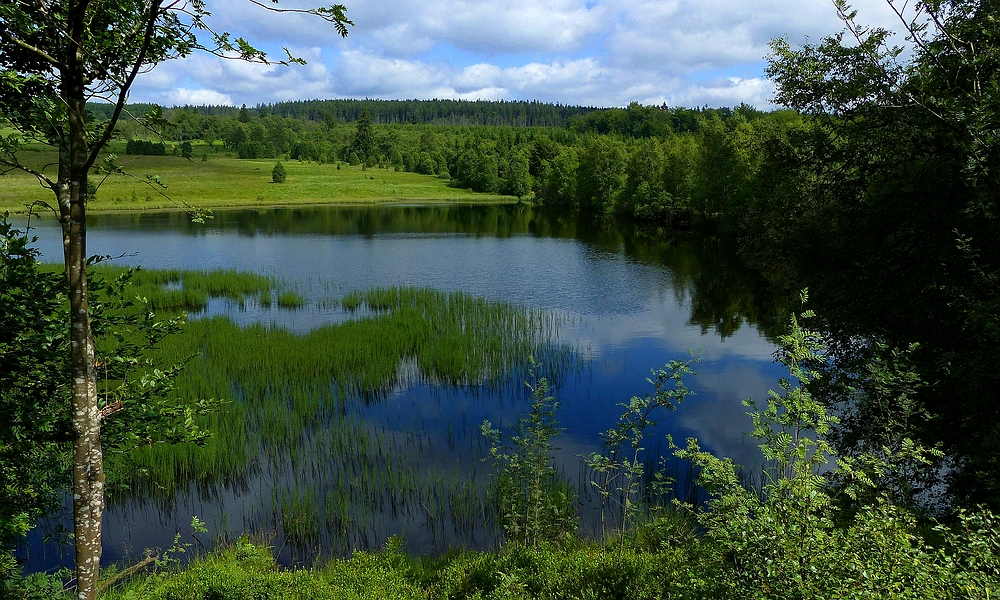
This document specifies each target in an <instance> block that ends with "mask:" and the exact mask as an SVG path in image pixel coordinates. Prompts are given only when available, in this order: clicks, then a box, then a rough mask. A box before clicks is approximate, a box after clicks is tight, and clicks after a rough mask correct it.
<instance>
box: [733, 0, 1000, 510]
mask: <svg viewBox="0 0 1000 600" xmlns="http://www.w3.org/2000/svg"><path fill="white" fill-rule="evenodd" d="M838 8H839V10H840V11H841V16H842V17H843V19H844V22H845V24H846V27H847V31H846V32H845V34H841V35H836V36H831V37H829V38H826V39H824V40H822V41H820V42H819V43H817V44H810V45H806V46H803V47H801V48H792V47H791V46H790V45H789V44H788V43H787V42H786V41H784V40H778V41H776V42H775V43H774V44H773V49H774V54H773V56H772V58H771V62H770V67H769V74H770V75H771V76H772V77H773V78H774V79H775V81H776V83H777V86H778V87H777V100H778V101H780V102H782V103H785V104H786V105H788V106H790V107H792V108H794V109H796V110H798V111H801V112H802V113H803V114H805V115H807V120H806V121H805V122H804V123H803V124H802V125H801V126H799V127H796V128H794V129H792V130H790V131H789V132H788V134H787V135H778V134H775V133H774V132H768V135H766V136H764V137H763V138H762V142H763V143H762V145H761V146H760V147H761V148H763V150H764V151H763V152H762V153H761V154H762V157H763V158H762V163H761V165H760V166H759V167H757V171H756V173H754V172H753V171H751V173H750V178H749V180H748V181H749V183H750V184H751V185H749V186H745V189H747V190H748V193H746V194H745V195H744V197H743V204H742V205H741V206H740V207H738V210H736V211H735V215H734V216H738V217H739V219H740V221H741V223H740V226H741V228H743V229H744V231H745V239H747V240H748V241H751V240H753V241H754V243H751V244H748V246H747V249H748V255H750V256H753V257H755V258H756V259H757V260H758V261H759V262H760V263H761V264H764V263H769V264H776V263H778V264H780V263H783V264H786V265H789V270H790V271H792V274H791V277H795V278H798V279H799V280H800V281H806V282H809V284H810V285H811V286H812V288H813V289H814V291H815V299H816V302H817V305H818V306H820V307H821V308H822V310H823V314H825V315H826V316H827V317H828V319H829V324H828V325H827V326H828V327H829V328H830V330H831V331H832V332H833V333H834V334H835V335H834V342H833V343H834V348H835V356H836V357H837V359H838V364H839V365H840V367H841V369H839V371H838V376H840V377H843V378H846V379H848V380H850V379H853V378H855V377H856V374H857V373H859V368H858V366H859V365H861V364H865V363H867V362H869V361H871V360H873V359H874V358H875V357H879V359H880V360H882V361H884V362H891V361H892V360H894V359H893V358H892V352H893V349H894V348H895V349H898V350H896V351H897V352H898V351H901V350H902V349H906V348H910V347H911V344H912V343H918V345H917V346H914V347H912V350H911V351H910V352H909V358H908V360H912V361H913V364H914V367H915V370H916V372H917V373H919V375H920V379H921V380H922V381H924V382H927V384H926V385H922V386H915V389H914V390H913V392H912V394H911V395H910V401H909V403H908V404H907V405H899V404H891V403H890V404H886V403H884V402H875V401H871V402H868V401H858V394H843V395H841V396H839V398H838V400H840V401H842V402H844V404H843V406H845V407H847V412H846V414H845V427H843V429H842V432H841V437H840V439H839V444H840V447H839V449H840V450H841V451H842V452H845V453H857V452H861V451H863V449H864V448H866V447H870V445H871V444H873V443H880V442H878V440H881V439H884V438H885V435H886V432H889V431H893V432H894V433H893V435H894V436H896V437H898V436H900V435H909V436H911V437H914V438H917V439H920V440H922V441H923V442H924V443H925V444H927V445H934V444H940V446H941V448H942V450H944V452H945V454H946V462H945V463H944V464H946V465H947V468H942V470H940V471H935V473H936V474H938V475H939V476H944V478H945V479H946V480H947V481H948V483H949V486H950V487H949V494H948V496H947V498H946V499H945V500H946V503H947V502H957V503H961V504H965V505H969V506H972V505H975V504H978V503H987V504H989V505H990V506H992V507H994V508H996V507H998V506H1000V462H998V461H997V454H996V452H995V448H997V447H1000V428H998V427H997V426H996V425H995V424H996V423H997V422H998V421H1000V412H998V411H1000V401H998V398H997V390H998V389H1000V373H998V371H997V369H996V368H995V365H997V364H998V363H1000V353H998V348H1000V288H998V286H997V283H996V282H997V281H998V279H1000V223H998V220H997V206H998V199H1000V186H998V183H1000V181H998V179H997V171H996V169H995V165H996V161H997V157H998V153H1000V143H998V140H1000V138H998V137H997V134H996V132H997V131H998V129H997V120H998V119H1000V112H998V108H997V107H998V106H1000V95H998V92H997V90H998V89H1000V87H998V85H997V83H998V82H1000V63H997V61H996V59H995V56H996V55H997V50H998V47H997V42H996V40H997V39H998V37H997V34H1000V25H998V22H1000V20H998V17H1000V13H998V9H997V7H996V5H995V4H992V3H981V2H971V1H966V0H954V1H945V2H933V3H922V4H920V5H919V6H918V7H917V8H916V13H915V14H914V15H913V19H912V20H909V19H907V20H905V21H904V25H906V26H907V27H908V29H909V31H910V36H911V38H912V39H913V42H912V46H911V48H910V56H911V58H909V59H908V60H906V61H903V60H901V58H900V56H901V55H900V53H899V52H898V50H897V49H895V48H894V47H892V45H891V44H890V39H889V34H888V33H887V32H885V31H882V30H878V29H868V28H865V27H864V26H862V25H860V24H858V23H857V22H856V21H855V20H854V15H853V13H852V12H851V11H850V9H849V7H847V5H846V4H844V3H838ZM845 37H847V38H848V39H847V40H845V39H844V38H845ZM788 276H789V274H784V275H783V276H782V277H784V278H787V277H788ZM861 389H862V390H863V391H865V392H868V394H867V396H868V397H877V395H875V396H873V395H872V394H873V393H875V392H877V390H864V388H863V387H861ZM861 397H862V398H864V397H865V395H864V394H861ZM925 500H932V499H928V498H925ZM940 506H941V504H939V503H936V502H933V501H931V502H930V508H935V507H936V508H938V509H939V508H940Z"/></svg>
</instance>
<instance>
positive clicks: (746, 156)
mask: <svg viewBox="0 0 1000 600" xmlns="http://www.w3.org/2000/svg"><path fill="white" fill-rule="evenodd" d="M330 102H341V101H330ZM344 102H349V103H350V107H351V108H352V109H357V110H359V111H360V113H359V115H358V120H357V121H355V122H353V123H352V122H345V121H342V120H340V119H339V118H338V117H337V116H336V115H335V114H334V113H332V112H319V111H320V109H321V108H322V106H323V103H322V102H311V103H310V102H302V103H289V104H295V105H297V106H299V107H300V108H303V109H304V108H306V107H308V108H309V110H310V111H311V112H308V114H306V116H304V117H297V118H293V117H288V116H282V114H280V113H279V112H278V111H277V110H274V109H275V108H276V107H278V106H279V105H274V106H271V107H264V106H262V107H258V108H256V109H249V108H247V107H241V108H240V109H234V108H231V107H226V109H225V111H226V112H227V113H228V114H212V113H213V110H215V109H214V108H213V107H207V108H206V107H181V108H172V109H166V110H165V111H162V112H161V110H160V109H159V108H156V107H151V106H150V107H145V106H137V107H135V109H134V110H135V111H140V110H142V109H149V110H150V111H151V112H150V115H151V118H152V119H154V120H157V122H162V123H163V124H165V127H163V128H162V130H161V135H163V138H164V139H168V140H172V141H175V142H179V143H185V142H190V141H191V140H199V139H200V140H204V141H206V142H209V143H213V144H214V143H216V142H220V141H221V143H222V149H224V150H225V151H227V152H229V153H230V154H232V155H235V156H237V157H238V158H243V159H270V158H274V159H285V160H299V161H315V162H319V163H335V162H344V163H349V164H351V165H365V167H366V168H389V169H395V170H397V171H409V172H416V173H421V174H425V175H435V176H438V177H441V178H443V179H449V180H451V181H452V185H453V186H455V187H462V188H468V189H471V190H473V191H476V192H486V193H500V194H506V195H511V196H516V197H519V198H524V197H532V198H533V199H534V200H535V201H536V202H538V203H541V204H546V205H550V206H560V207H567V208H573V209H583V210H588V211H593V212H599V213H609V212H614V213H618V214H623V215H625V216H629V217H632V218H635V219H638V220H642V221H649V222H653V223H658V224H664V225H665V224H671V223H672V224H675V225H676V224H679V223H690V222H692V221H693V220H695V219H707V220H709V221H719V220H720V219H721V218H723V217H725V216H727V214H728V213H727V211H728V210H729V209H731V208H732V207H733V206H735V203H738V202H737V196H740V195H741V194H742V195H745V193H746V191H747V190H746V189H745V188H746V184H747V182H748V181H749V180H750V179H753V177H754V176H755V174H756V172H757V170H758V169H757V167H758V166H759V163H760V160H761V156H762V155H761V154H760V152H758V151H757V150H752V149H751V148H750V146H752V145H754V144H759V143H760V142H761V141H762V140H763V139H764V138H767V137H773V136H776V135H777V136H781V135H785V134H786V133H787V132H789V131H791V130H792V129H794V128H796V127H800V126H801V125H802V124H803V120H802V117H801V116H800V115H799V114H798V113H795V112H793V111H774V112H763V111H760V110H757V109H755V108H753V107H750V106H747V105H741V106H738V107H736V108H732V109H730V108H702V109H687V108H670V107H666V106H642V105H640V104H638V103H632V104H630V105H629V106H628V107H627V108H611V109H602V110H592V111H591V112H588V113H586V114H578V115H575V116H571V117H569V118H568V119H566V120H565V124H563V125H561V126H558V127H556V126H552V127H540V126H536V127H520V126H511V125H497V126H485V125H476V126H460V125H451V126H447V125H436V124H427V123H425V124H416V125H413V124H385V123H379V122H378V119H377V118H376V114H379V113H376V114H373V113H372V112H370V111H369V107H372V108H373V109H375V110H378V109H379V107H383V105H385V106H388V104H385V103H384V101H378V102H374V103H372V104H369V103H367V102H364V101H344ZM409 102H416V103H417V104H423V103H424V101H409ZM426 102H433V101H426ZM449 102H452V103H453V104H454V105H455V106H466V107H482V106H493V107H495V108H497V109H498V110H500V109H503V108H504V107H506V108H511V107H520V108H521V109H523V108H524V107H525V106H528V105H529V103H484V102H464V103H463V102H459V101H449ZM402 104H406V103H402ZM538 106H545V107H548V108H550V109H553V110H555V109H563V108H566V107H560V106H558V105H538ZM94 114H95V116H96V117H97V118H100V115H101V113H100V112H99V111H94ZM497 114H498V115H500V114H501V113H497ZM384 116H385V115H384V114H382V117H384ZM446 116H447V115H446ZM448 118H456V117H455V114H451V116H449V117H448ZM498 118H499V117H498ZM119 133H120V135H121V137H122V138H125V139H127V140H129V148H130V150H128V153H142V151H141V149H140V148H141V147H144V146H142V145H140V144H137V143H135V140H136V139H139V138H142V137H144V136H148V132H147V131H146V130H145V129H144V128H143V126H142V124H141V123H126V124H124V125H122V126H121V127H120V128H119ZM217 149H218V148H217Z"/></svg>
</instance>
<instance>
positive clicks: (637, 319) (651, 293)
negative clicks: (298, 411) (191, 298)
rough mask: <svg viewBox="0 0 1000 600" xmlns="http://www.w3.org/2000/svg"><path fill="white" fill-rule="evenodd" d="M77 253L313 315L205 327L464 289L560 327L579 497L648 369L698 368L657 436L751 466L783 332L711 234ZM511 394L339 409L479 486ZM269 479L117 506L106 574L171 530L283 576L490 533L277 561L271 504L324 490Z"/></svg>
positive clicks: (215, 231)
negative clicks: (224, 272)
mask: <svg viewBox="0 0 1000 600" xmlns="http://www.w3.org/2000/svg"><path fill="white" fill-rule="evenodd" d="M32 225H33V226H35V227H37V229H36V230H35V232H34V233H35V234H36V235H38V236H39V238H40V239H39V246H40V248H41V250H42V252H43V255H44V257H45V258H46V259H50V260H58V259H59V257H60V251H59V246H58V234H57V229H56V227H55V224H54V223H53V222H52V221H51V220H48V221H44V220H43V221H41V222H38V221H35V222H34V223H32ZM88 250H89V252H90V253H91V254H106V255H114V256H118V255H121V254H125V256H124V257H123V258H121V259H119V262H121V263H125V264H141V265H143V266H145V267H148V268H180V269H213V268H227V269H241V270H247V271H253V272H258V273H263V274H267V275H274V276H276V277H278V278H279V279H281V280H282V281H284V282H285V283H286V284H287V285H288V286H290V287H292V288H294V289H295V290H296V291H298V292H299V293H300V294H301V295H302V296H304V297H305V298H306V301H307V306H306V308H305V309H302V310H297V311H283V310H279V309H277V308H269V309H259V308H253V307H250V308H248V309H244V310H240V309H238V308H236V307H232V306H228V305H226V304H225V303H221V302H220V303H213V304H212V305H211V306H210V308H209V311H208V312H209V313H210V314H218V313H223V314H227V315H229V316H230V317H231V318H232V319H233V320H234V321H236V322H237V323H249V322H254V321H262V322H266V323H273V324H274V325H275V326H279V327H286V328H289V329H291V330H293V331H296V332H304V331H308V330H310V329H311V328H314V327H317V326H319V325H321V324H325V323H330V322H335V321H338V320H342V319H343V318H345V315H344V313H343V311H341V310H339V309H336V308H330V307H329V306H330V304H331V303H330V302H328V301H329V300H330V299H335V298H337V297H340V296H341V295H343V294H344V293H346V292H348V291H351V290H363V289H367V288H371V287H377V286H417V287H431V288H437V289H441V290H462V291H466V292H470V293H472V294H476V295H478V296H481V297H484V298H487V299H498V300H503V301H507V302H512V303H516V304H521V305H526V306H530V307H534V308H540V309H545V310H547V311H551V312H552V313H553V314H555V315H557V316H558V317H559V318H560V320H561V322H562V323H563V326H562V327H561V328H560V330H559V334H558V337H559V341H560V342H562V343H564V344H566V345H568V346H569V347H570V348H572V349H573V351H574V354H575V357H576V360H575V361H574V362H573V363H572V364H573V366H572V367H571V368H566V369H564V370H562V371H561V372H560V373H558V374H553V375H554V376H555V379H556V384H557V388H556V389H555V391H554V395H555V396H557V397H558V399H559V400H560V402H561V407H560V412H559V415H558V419H559V421H560V425H561V427H563V428H564V429H565V431H564V432H563V434H562V435H561V436H560V437H559V438H558V440H557V443H556V445H558V446H559V447H560V448H561V450H560V452H559V459H560V462H561V465H562V467H563V469H564V470H565V473H566V475H567V477H568V478H569V479H570V480H571V481H572V483H574V484H579V485H580V487H581V488H585V487H586V482H585V481H578V480H577V477H578V475H577V474H578V473H579V464H580V460H579V458H578V455H579V454H580V453H584V452H591V451H595V450H598V449H599V448H600V443H601V438H600V433H601V432H603V431H605V430H606V429H608V428H609V427H611V426H612V425H613V424H614V422H615V421H616V419H617V417H618V415H619V414H620V412H621V408H620V407H619V406H617V403H619V402H625V401H627V400H628V398H629V397H631V396H632V395H636V394H643V393H645V392H647V391H649V389H650V386H649V385H648V384H647V383H646V382H645V378H646V377H647V376H648V375H649V371H650V369H651V368H654V367H659V366H662V365H663V364H664V363H665V362H666V361H668V360H672V359H680V358H684V357H685V356H687V354H688V352H689V351H700V352H701V354H700V356H701V362H700V364H698V365H697V367H696V370H697V371H698V373H699V374H698V376H697V377H694V378H691V379H690V381H689V385H690V387H692V388H693V389H694V391H695V392H696V394H697V396H695V397H694V398H692V399H690V400H689V401H688V402H687V403H686V404H684V405H683V406H682V407H681V408H680V409H679V410H677V411H676V412H672V413H668V414H664V415H662V417H661V419H660V432H659V433H661V434H662V433H667V432H669V433H671V434H672V435H673V436H674V438H676V439H684V438H685V437H688V436H695V437H698V438H699V440H700V441H701V443H702V445H703V447H705V448H707V449H708V450H711V451H713V452H716V453H718V454H723V455H726V456H730V457H732V458H733V459H735V460H736V461H737V462H742V463H744V464H754V463H756V462H759V459H758V453H757V449H756V446H755V445H754V444H753V443H752V442H748V441H747V440H746V439H745V438H744V436H743V432H745V431H747V430H748V429H749V428H750V422H749V419H748V417H746V415H745V414H744V412H745V408H744V407H743V406H742V404H741V400H743V399H745V398H747V397H755V398H763V397H764V396H765V395H766V392H767V390H768V389H769V388H771V387H774V386H775V385H776V382H777V379H778V378H779V377H780V376H781V375H782V371H781V369H780V368H779V367H778V366H776V365H775V364H774V362H773V359H772V353H773V351H774V348H775V347H774V344H773V343H772V342H771V341H770V340H769V338H771V339H773V335H774V334H776V333H777V332H778V331H779V330H780V326H781V323H783V321H784V319H785V316H784V314H783V312H782V310H780V309H779V308H778V307H776V306H775V304H774V301H773V300H772V299H771V296H770V293H769V291H768V290H767V289H766V286H764V285H763V284H762V283H761V281H760V280H758V279H757V278H756V277H755V276H754V275H753V273H751V272H750V271H749V270H748V269H745V268H744V267H742V266H741V265H740V263H739V261H738V260H737V258H736V256H735V252H734V250H733V248H732V246H731V244H729V243H728V242H727V241H726V240H725V239H721V238H718V237H713V236H706V235H703V234H695V233H680V234H665V233H663V232H653V231H642V230H636V229H635V228H634V227H633V226H631V225H628V224H622V223H616V222H613V221H605V222H595V221H594V219H593V218H592V217H586V216H585V217H576V216H573V215H567V214H558V213H546V212H541V211H536V210H532V209H529V208H525V207H519V206H378V207H345V208H303V209H275V210H252V211H219V212H217V213H216V214H215V218H214V219H213V220H211V221H208V222H207V224H205V225H199V224H193V223H190V222H189V220H188V219H187V218H186V217H185V216H184V215H182V214H177V213H156V214H135V215H132V214H123V215H93V216H92V217H90V237H89V248H88ZM543 375H545V373H543ZM511 384H512V385H508V386H506V387H505V388H503V389H490V390H487V389H455V388H442V387H437V386H431V385H426V384H422V383H420V382H415V383H413V384H412V385H409V386H403V387H401V389H396V390H392V391H391V393H389V394H386V395H385V397H384V399H383V400H382V401H381V402H378V403H375V404H369V405H363V404H360V403H359V404H358V406H357V407H356V408H353V409H351V410H352V412H353V416H355V417H357V418H358V419H361V420H362V421H363V422H364V423H366V424H367V426H369V427H371V428H372V430H378V431H382V432H388V434H392V435H397V436H398V438H396V439H398V440H404V439H410V440H417V439H419V440H420V441H419V443H417V442H414V443H415V444H417V445H416V446H412V447H415V448H418V450H411V451H412V452H413V455H412V457H411V458H413V460H418V461H423V462H422V463H421V464H420V469H423V470H425V471H426V472H428V473H430V474H431V476H435V477H436V476H437V474H438V473H440V474H442V475H441V476H442V477H443V478H446V479H448V478H450V480H461V479H462V478H473V479H478V480H482V479H483V473H484V471H485V470H486V469H487V467H486V466H485V465H483V464H481V461H479V460H478V458H477V457H478V456H481V455H482V453H483V444H482V440H481V436H480V434H479V431H478V425H479V423H481V422H482V421H483V419H490V420H491V421H492V422H494V423H497V422H503V423H505V424H509V423H511V422H512V421H514V420H515V419H516V417H517V414H518V413H520V412H522V411H523V410H524V407H525V406H526V397H525V394H524V393H521V392H519V391H511V390H517V389H519V387H520V385H519V381H513V382H511ZM388 434H387V435H388ZM659 439H662V438H659ZM401 444H402V442H401ZM304 447H306V446H304ZM406 447H410V446H405V444H402V445H401V448H404V449H403V450H401V451H407V450H405V448H406ZM427 448H430V449H433V451H430V450H426V449H427ZM279 463H280V461H279ZM276 464H277V463H276ZM276 464H272V465H271V466H269V467H267V468H262V469H260V471H259V472H258V473H257V474H256V475H255V476H254V477H253V478H251V479H250V480H247V481H243V482H241V484H240V485H238V486H235V485H234V486H230V487H223V488H220V489H214V490H197V489H194V488H193V487H192V488H191V489H189V490H185V491H183V492H180V493H178V495H177V498H176V499H175V501H174V502H172V503H170V505H169V506H163V504H162V503H154V502H143V501H142V500H134V501H130V502H128V503H125V504H119V505H116V506H113V507H112V508H111V509H110V510H109V511H108V514H107V516H106V522H105V539H104V541H105V555H104V556H105V561H115V560H120V559H121V558H123V557H124V556H126V555H129V554H131V555H132V556H137V555H139V554H140V553H141V551H142V549H143V548H145V547H165V546H169V545H170V543H171V541H172V539H173V535H174V533H175V532H177V531H187V524H188V523H189V522H190V519H191V516H192V515H197V516H199V517H200V518H202V519H203V520H205V521H206V522H207V525H208V528H209V530H210V532H211V534H210V535H209V536H203V537H205V539H212V538H214V536H223V535H225V536H230V537H231V536H233V535H238V534H239V533H241V532H243V531H245V530H249V531H250V532H253V533H257V534H260V535H265V536H271V539H272V541H273V543H274V544H276V545H277V546H279V548H281V556H282V557H283V559H284V560H286V561H294V560H303V559H305V558H306V557H307V556H308V555H309V553H311V552H314V551H316V550H320V551H344V550H349V549H351V548H358V547H366V546H375V547H377V546H379V545H381V544H382V543H383V542H384V541H385V538H386V537H388V536H389V535H392V534H400V535H402V536H403V537H404V540H405V541H406V544H407V547H408V548H409V549H410V550H412V551H415V552H432V551H438V550H441V549H443V548H445V547H447V546H454V545H460V546H472V547H483V546H486V545H489V544H490V543H491V542H492V538H491V536H490V535H489V533H488V531H487V529H488V528H485V527H478V528H475V531H471V532H470V531H464V532H463V531H457V529H455V528H452V527H448V526H444V525H442V524H441V523H439V522H435V519H433V518H431V517H430V516H429V515H430V511H428V512H427V514H422V513H421V512H420V511H419V510H411V511H406V510H400V511H398V513H397V514H392V515H383V516H382V517H379V518H376V519H374V520H373V521H372V523H374V524H373V525H370V526H366V527H363V528H362V529H364V531H360V532H355V533H354V534H353V535H352V536H349V538H350V539H348V540H347V541H346V542H345V543H343V544H341V543H334V542H332V541H331V540H332V539H333V538H331V537H330V536H322V535H321V536H320V537H319V538H318V540H319V541H317V542H315V543H314V544H313V547H312V548H308V549H302V548H299V549H298V550H296V549H295V548H293V547H292V546H293V544H290V543H288V544H286V542H287V540H285V539H284V533H283V531H282V527H281V525H280V519H278V518H277V517H276V516H275V508H274V506H275V504H276V502H278V501H277V500H275V499H276V498H279V497H281V495H282V494H286V496H288V495H293V496H301V495H308V494H322V493H324V492H327V493H328V492H329V491H330V489H329V488H330V485H331V484H330V483H329V482H324V480H323V477H322V474H320V475H313V476H311V478H309V481H307V482H305V483H304V482H303V480H302V478H300V477H299V476H298V474H297V473H296V472H295V471H294V469H295V467H294V466H293V465H292V463H291V462H289V463H287V464H286V466H284V467H282V466H280V464H277V466H276ZM281 464H285V463H281ZM316 468H318V469H319V470H320V471H321V470H322V465H320V466H319V467H315V465H314V470H315V469H316ZM278 503H280V502H278ZM588 510H591V509H590V508H588V507H587V506H583V507H582V511H583V513H584V514H583V515H582V517H583V521H584V524H585V525H586V523H587V522H588V519H591V520H592V516H593V515H592V514H591V513H592V511H591V513H588ZM393 512H396V511H393ZM588 515H590V516H588ZM29 541H30V543H29V545H28V547H26V548H24V549H23V550H22V554H23V555H26V557H27V558H28V559H29V568H32V569H40V568H48V567H50V566H52V565H53V564H55V563H57V562H59V561H60V560H64V559H62V558H60V557H59V551H58V547H57V545H56V544H54V543H51V542H50V543H46V542H45V541H44V540H43V539H42V537H41V535H40V534H37V533H36V534H35V535H33V537H32V538H31V539H30V540H29ZM342 541H343V540H342Z"/></svg>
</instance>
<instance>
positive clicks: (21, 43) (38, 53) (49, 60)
mask: <svg viewBox="0 0 1000 600" xmlns="http://www.w3.org/2000/svg"><path fill="white" fill-rule="evenodd" d="M0 37H2V38H3V39H5V40H7V41H8V42H10V43H12V44H14V45H15V46H19V47H21V48H22V49H24V50H27V51H28V52H31V53H33V54H35V55H36V56H38V57H39V58H41V59H42V60H44V61H45V62H47V63H49V64H50V65H52V66H54V67H57V68H60V69H61V68H62V67H63V66H64V65H63V63H61V62H59V61H58V60H56V59H54V58H52V56H51V55H50V54H49V53H48V52H45V51H44V50H42V49H41V48H36V47H35V46H32V45H31V44H29V43H28V42H26V41H24V40H22V39H20V38H16V37H14V36H13V35H11V34H10V33H9V32H8V31H6V30H4V29H0Z"/></svg>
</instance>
